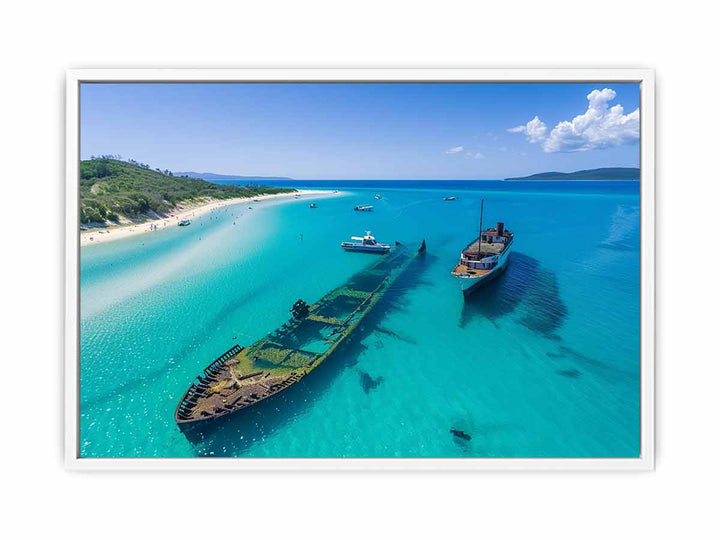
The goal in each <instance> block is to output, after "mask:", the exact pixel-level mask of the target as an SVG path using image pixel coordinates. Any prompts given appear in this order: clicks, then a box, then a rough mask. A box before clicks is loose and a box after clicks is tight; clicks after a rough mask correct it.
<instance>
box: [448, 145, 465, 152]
mask: <svg viewBox="0 0 720 540" xmlns="http://www.w3.org/2000/svg"><path fill="white" fill-rule="evenodd" d="M463 150H465V148H464V147H462V146H453V147H452V148H449V149H447V150H445V153H446V154H458V153H460V152H462V151H463Z"/></svg>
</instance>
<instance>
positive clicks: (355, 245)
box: [340, 231, 390, 253]
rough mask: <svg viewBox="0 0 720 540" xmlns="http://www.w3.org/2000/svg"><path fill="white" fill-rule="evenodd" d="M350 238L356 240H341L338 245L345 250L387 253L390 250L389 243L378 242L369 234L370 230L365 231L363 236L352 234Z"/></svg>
mask: <svg viewBox="0 0 720 540" xmlns="http://www.w3.org/2000/svg"><path fill="white" fill-rule="evenodd" d="M351 239H352V240H357V241H356V242H343V243H342V244H340V246H341V247H342V248H343V249H344V250H345V251H367V252H369V253H387V252H388V251H390V244H380V243H378V241H377V240H375V237H374V236H371V235H370V231H365V236H352V237H351Z"/></svg>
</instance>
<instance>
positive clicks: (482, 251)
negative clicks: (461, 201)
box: [452, 200, 515, 297]
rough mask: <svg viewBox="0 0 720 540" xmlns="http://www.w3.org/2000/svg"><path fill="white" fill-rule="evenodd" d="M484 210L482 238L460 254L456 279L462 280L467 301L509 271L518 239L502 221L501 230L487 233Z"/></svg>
mask: <svg viewBox="0 0 720 540" xmlns="http://www.w3.org/2000/svg"><path fill="white" fill-rule="evenodd" d="M484 207H485V201H484V200H483V201H482V202H481V206H480V231H481V232H480V235H479V236H478V238H477V240H473V241H472V242H470V243H469V244H468V245H467V246H466V247H465V249H463V250H462V252H461V253H460V261H459V262H458V263H457V265H455V268H454V269H453V271H452V275H453V276H455V277H456V278H458V279H459V280H460V287H461V289H462V293H463V297H467V296H468V295H470V294H472V293H473V292H475V291H476V290H478V289H479V288H480V287H481V286H483V285H485V284H486V283H488V282H490V281H492V280H493V279H495V278H496V277H497V276H499V275H500V274H501V273H502V272H503V270H505V268H506V266H507V263H508V259H509V257H510V251H511V250H512V244H513V240H514V239H515V235H514V234H513V233H511V232H510V231H508V230H507V229H506V228H505V224H504V223H503V222H502V221H500V222H498V224H497V227H490V228H488V229H485V230H483V224H482V222H483V218H482V216H483V209H484Z"/></svg>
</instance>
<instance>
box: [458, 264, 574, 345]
mask: <svg viewBox="0 0 720 540" xmlns="http://www.w3.org/2000/svg"><path fill="white" fill-rule="evenodd" d="M521 305H523V307H524V308H525V309H522V310H519V311H521V315H520V317H519V318H518V319H517V322H518V323H520V324H522V325H523V326H526V327H527V328H529V329H530V330H532V331H534V332H537V333H539V334H542V335H544V336H545V337H548V338H550V339H559V338H558V337H557V336H556V335H555V332H556V331H557V330H558V329H559V328H560V327H561V326H562V325H563V324H564V322H565V319H566V318H567V314H568V311H567V307H566V306H565V303H564V302H563V301H562V299H561V298H560V288H559V287H558V280H557V277H556V276H555V274H554V273H553V272H551V271H549V270H546V269H544V268H542V267H541V266H540V262H539V261H538V260H537V259H535V258H533V257H530V256H528V255H525V254H523V253H519V252H513V253H510V257H509V260H508V266H507V268H506V269H505V271H504V272H503V273H502V274H501V275H500V276H498V277H497V278H496V279H494V280H493V281H491V282H489V283H488V284H487V285H485V286H484V287H483V288H481V289H480V290H478V291H476V292H475V293H474V294H472V295H470V296H468V297H467V298H465V302H464V303H463V309H462V313H461V315H460V323H459V325H460V327H461V328H464V327H465V326H467V324H468V323H469V322H470V321H471V320H473V319H474V318H480V319H488V320H490V321H491V322H493V323H495V321H496V320H497V319H499V318H501V317H505V316H507V315H509V314H511V313H513V312H515V311H516V310H518V308H520V307H521Z"/></svg>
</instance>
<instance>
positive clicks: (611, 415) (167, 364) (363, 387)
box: [80, 181, 640, 457]
mask: <svg viewBox="0 0 720 540" xmlns="http://www.w3.org/2000/svg"><path fill="white" fill-rule="evenodd" d="M306 184H307V185H312V184H313V183H312V182H306ZM320 185H323V186H325V187H327V188H328V189H335V188H337V189H341V190H343V193H344V194H343V195H342V196H335V197H326V198H302V199H300V200H299V201H295V200H289V201H283V202H280V201H273V202H269V201H267V202H262V203H250V204H251V205H252V207H253V209H252V210H250V209H248V204H240V205H235V206H231V207H227V208H223V209H220V210H216V211H214V212H212V213H210V214H206V215H205V216H203V217H202V218H198V219H196V220H195V221H194V222H193V224H192V225H191V226H190V227H185V228H181V227H171V228H169V229H167V230H161V231H158V232H155V233H149V234H145V235H141V236H138V237H135V238H130V239H125V240H121V241H116V242H110V243H107V244H99V245H95V246H88V247H84V248H83V249H82V253H81V323H80V339H81V362H80V372H81V384H80V405H81V422H80V424H81V430H80V445H81V455H82V456H86V457H121V456H122V457H135V456H142V457H162V456H165V457H179V456H258V457H295V456H298V457H341V456H345V457H363V456H370V457H386V456H387V457H462V456H476V457H568V456H572V457H627V456H638V454H639V446H640V436H639V425H640V417H639V414H640V403H639V397H640V395H639V388H640V375H639V365H640V361H639V335H640V333H639V319H640V307H639V292H640V290H639V284H640V283H639V270H640V265H639V262H640V255H639V237H640V234H639V232H640V231H639V216H640V203H639V192H638V183H625V182H623V183H600V182H593V183H582V184H580V183H547V184H545V183H543V184H532V185H529V184H527V183H508V182H444V183H443V182H433V181H428V182H422V183H418V182H413V183H411V184H410V183H408V184H402V183H398V182H391V183H382V182H377V183H370V182H359V183H351V182H335V183H332V182H330V183H324V184H320ZM451 191H452V192H451ZM375 193H382V195H383V199H382V200H380V201H376V200H374V199H373V195H374V194H375ZM449 194H452V195H456V196H457V197H458V200H456V201H454V202H445V201H443V200H442V197H443V196H445V195H449ZM481 198H485V200H486V203H485V222H486V223H488V224H491V223H494V222H495V221H498V220H502V221H504V222H505V223H506V226H507V227H508V228H509V229H510V230H512V231H513V232H514V233H515V244H514V252H513V254H512V256H511V259H510V264H509V266H508V269H507V272H506V273H505V274H504V275H503V276H502V277H500V278H498V280H496V281H495V282H494V283H491V284H489V285H488V286H487V287H486V288H485V289H483V290H481V291H480V292H478V293H477V294H475V295H474V296H473V297H472V298H471V299H470V300H469V301H463V297H462V294H461V292H460V286H459V284H458V283H457V282H456V281H455V279H454V278H452V276H450V271H451V270H452V268H453V266H454V265H455V263H456V261H457V258H458V256H459V252H460V250H461V249H462V248H463V247H464V246H465V245H466V244H467V242H468V241H469V240H471V239H472V238H473V236H474V235H476V234H477V229H478V217H479V202H480V199H481ZM311 200H315V201H316V202H317V204H318V208H317V209H314V210H311V209H309V208H308V203H309V202H310V201H311ZM357 204H374V205H375V211H374V212H373V213H360V212H353V211H352V208H353V206H355V205H357ZM368 229H369V230H371V231H373V234H374V235H375V236H376V237H377V238H378V240H380V241H386V242H394V241H396V240H397V241H400V242H403V243H406V244H408V245H412V246H413V247H414V246H416V245H419V243H420V241H421V240H422V239H423V238H425V239H426V240H427V246H428V254H427V256H426V257H425V258H423V259H419V260H417V261H416V263H415V264H414V266H412V267H411V269H410V271H409V272H407V273H406V274H404V275H403V276H402V277H401V278H400V279H399V280H398V281H397V282H396V284H395V286H394V287H393V289H392V291H391V292H390V293H389V294H388V296H386V297H385V298H384V299H383V301H382V302H381V303H380V304H378V306H377V308H376V310H375V311H374V312H372V313H371V315H370V316H368V318H367V319H366V320H365V321H364V326H363V327H362V328H361V329H360V330H359V331H358V332H356V335H355V336H354V337H355V339H354V341H353V342H352V343H351V344H349V346H348V347H346V348H345V349H344V350H343V351H342V352H341V353H340V354H338V355H335V356H332V357H331V358H330V360H329V361H328V362H327V363H326V364H325V365H323V366H321V368H319V369H317V370H316V371H314V372H312V374H311V375H310V376H308V377H307V378H306V379H304V380H303V381H301V383H299V384H297V385H296V386H294V387H292V388H290V389H289V390H287V391H286V392H283V393H282V394H280V395H279V396H278V397H277V398H275V399H273V400H270V401H269V402H267V403H262V404H260V405H259V406H257V407H253V408H251V409H248V410H247V411H243V412H242V413H240V414H238V415H236V416H235V417H233V418H231V419H230V420H229V421H226V422H223V423H221V424H220V425H219V426H217V428H216V429H215V430H214V431H212V432H210V433H206V434H204V435H203V436H202V437H200V436H198V437H193V438H192V439H188V438H187V437H186V436H185V435H183V434H182V433H181V432H180V430H179V429H178V428H177V427H176V425H175V423H174V420H173V413H174V409H175V406H176V405H177V402H178V400H179V399H180V397H181V396H182V394H183V392H184V391H185V390H186V389H187V387H188V385H189V384H190V382H191V381H192V379H193V378H194V377H195V376H196V375H198V374H199V373H200V372H201V370H202V369H203V368H204V367H206V366H207V365H208V364H209V363H210V362H211V361H212V360H213V359H214V358H216V357H217V356H219V355H220V354H222V353H223V352H224V351H225V350H227V349H229V348H230V347H231V346H232V345H234V344H236V343H238V344H241V345H243V344H245V345H247V344H250V343H252V342H254V341H255V340H257V339H258V338H260V337H262V336H263V335H265V334H266V333H268V332H270V331H272V330H274V329H275V328H276V327H278V326H280V325H281V324H282V323H284V322H285V321H286V320H287V319H288V317H289V311H288V310H289V308H290V306H291V305H292V304H293V303H294V302H295V301H296V300H297V299H298V298H302V299H304V300H306V301H308V302H314V301H316V300H317V299H318V298H320V297H321V296H322V295H324V294H325V293H326V292H328V291H329V290H330V289H332V288H334V287H336V286H338V285H340V284H342V283H343V282H344V281H345V280H346V279H347V278H348V277H350V276H351V275H352V274H353V273H355V272H357V271H358V270H360V269H362V268H363V267H364V266H366V265H367V264H369V263H370V262H371V261H373V260H375V259H374V258H373V257H375V256H373V255H368V254H360V253H346V252H344V251H343V250H341V249H340V247H339V245H338V244H339V243H340V242H341V241H343V240H347V239H349V237H350V236H351V235H358V234H361V233H362V232H363V231H365V230H368ZM301 235H302V239H301ZM450 429H457V430H462V431H464V432H465V433H467V434H468V435H470V437H471V439H470V440H465V439H463V438H459V437H456V436H454V435H453V434H452V433H451V432H450Z"/></svg>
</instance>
